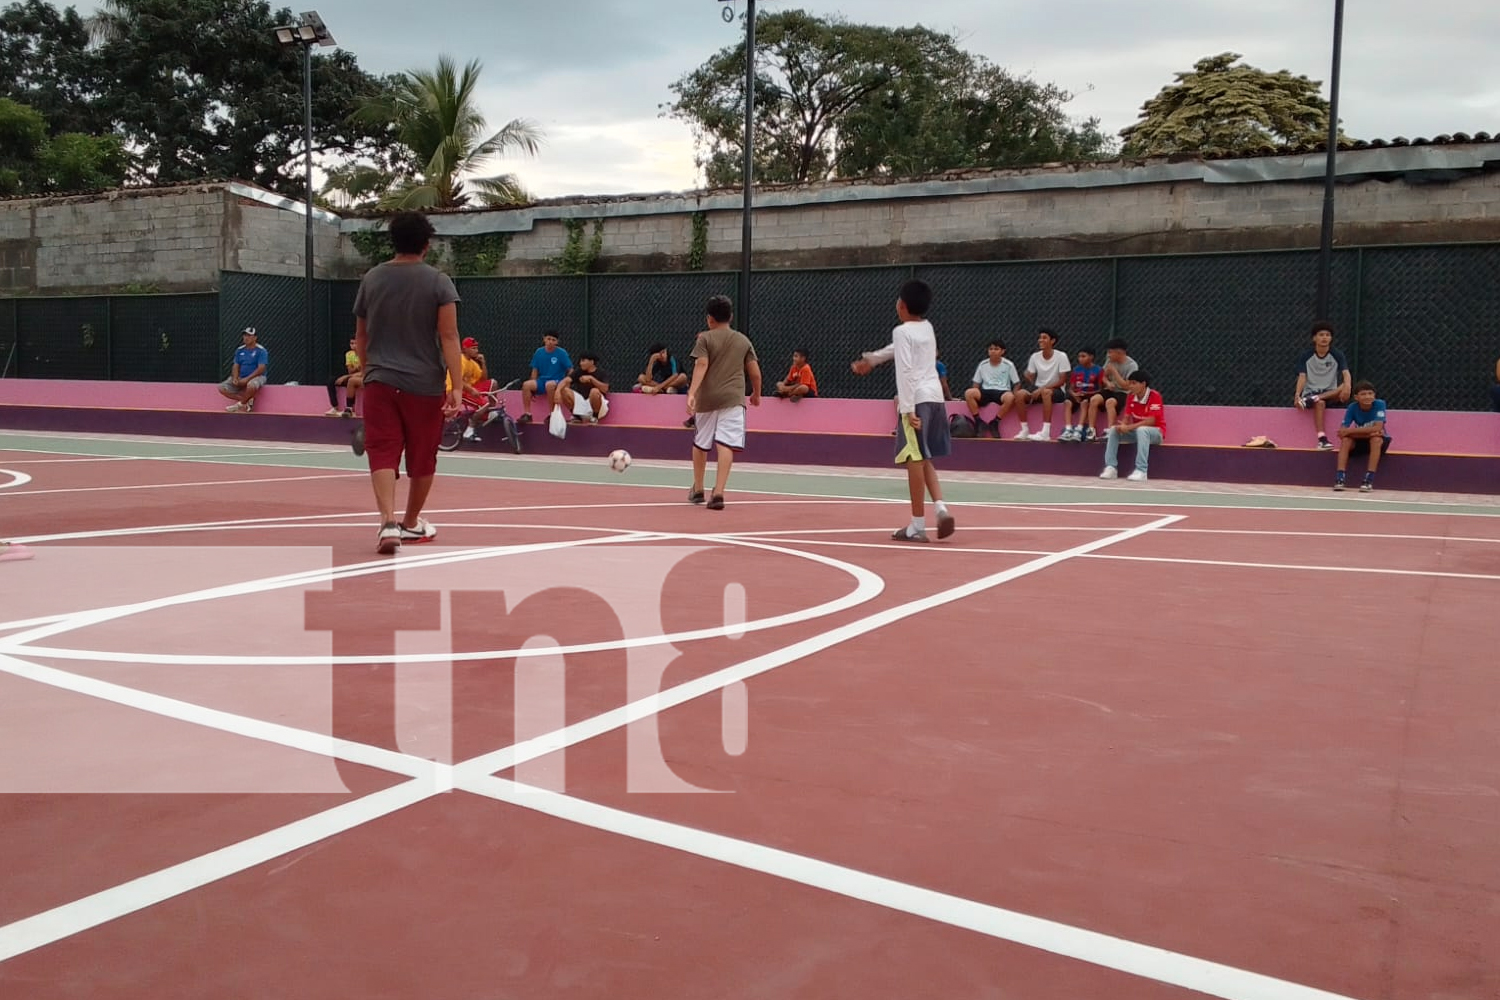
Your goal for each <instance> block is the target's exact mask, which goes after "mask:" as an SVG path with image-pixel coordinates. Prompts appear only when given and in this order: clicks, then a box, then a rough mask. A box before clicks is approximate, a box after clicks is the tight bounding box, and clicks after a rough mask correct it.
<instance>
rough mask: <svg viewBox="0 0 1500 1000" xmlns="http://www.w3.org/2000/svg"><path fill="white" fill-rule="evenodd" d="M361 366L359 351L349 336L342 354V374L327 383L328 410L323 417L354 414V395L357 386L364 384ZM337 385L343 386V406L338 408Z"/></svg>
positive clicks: (350, 415)
mask: <svg viewBox="0 0 1500 1000" xmlns="http://www.w3.org/2000/svg"><path fill="white" fill-rule="evenodd" d="M362 372H363V366H362V365H361V364H360V363H359V352H358V351H356V350H355V349H354V338H353V337H350V338H349V350H348V352H347V353H346V354H345V355H344V374H342V375H340V376H339V377H338V378H336V379H334V380H333V381H332V382H329V383H328V386H327V388H328V412H327V413H324V414H323V416H325V417H352V416H354V397H355V396H356V395H357V394H358V393H359V387H360V386H362V385H364V384H365V380H364V376H363V374H361V373H362ZM339 386H343V387H344V408H343V409H342V410H340V409H339Z"/></svg>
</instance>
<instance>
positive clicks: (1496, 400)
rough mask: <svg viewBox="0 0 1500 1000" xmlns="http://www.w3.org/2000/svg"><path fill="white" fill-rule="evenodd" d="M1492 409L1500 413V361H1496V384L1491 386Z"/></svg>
mask: <svg viewBox="0 0 1500 1000" xmlns="http://www.w3.org/2000/svg"><path fill="white" fill-rule="evenodd" d="M1490 409H1492V410H1494V411H1495V412H1496V413H1500V361H1496V362H1495V384H1494V385H1492V386H1490Z"/></svg>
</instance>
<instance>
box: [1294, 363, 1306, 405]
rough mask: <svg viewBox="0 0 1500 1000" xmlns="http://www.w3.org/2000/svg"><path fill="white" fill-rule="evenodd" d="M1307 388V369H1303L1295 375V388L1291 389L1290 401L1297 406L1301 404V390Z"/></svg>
mask: <svg viewBox="0 0 1500 1000" xmlns="http://www.w3.org/2000/svg"><path fill="white" fill-rule="evenodd" d="M1306 388H1307V371H1306V370H1305V369H1304V370H1303V371H1302V372H1301V373H1300V374H1298V376H1297V388H1295V389H1293V390H1292V402H1293V403H1295V404H1296V405H1297V406H1301V405H1302V390H1303V389H1306Z"/></svg>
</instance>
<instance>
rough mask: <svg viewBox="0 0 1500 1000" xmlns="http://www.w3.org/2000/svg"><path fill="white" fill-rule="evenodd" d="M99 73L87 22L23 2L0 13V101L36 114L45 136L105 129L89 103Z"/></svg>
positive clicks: (38, 0) (69, 12) (70, 12)
mask: <svg viewBox="0 0 1500 1000" xmlns="http://www.w3.org/2000/svg"><path fill="white" fill-rule="evenodd" d="M99 69H100V66H99V64H98V61H97V60H96V59H95V58H94V57H93V55H92V54H91V53H90V52H89V32H88V27H87V24H86V22H85V21H84V19H83V18H81V17H79V16H78V11H76V10H75V9H73V8H72V7H69V8H67V9H66V10H63V11H59V10H58V9H57V8H56V7H54V6H52V5H51V4H50V3H47V2H45V0H25V2H23V3H13V4H10V5H9V6H7V7H5V8H4V9H3V10H0V97H8V98H10V99H12V100H14V101H17V102H19V103H21V104H25V105H27V106H28V107H31V108H34V109H35V110H37V111H39V112H41V114H42V116H43V118H44V119H45V120H46V122H47V129H48V131H49V132H52V133H54V134H55V133H60V132H82V133H88V134H103V133H106V132H109V131H110V130H111V127H112V126H111V122H110V120H109V116H108V115H107V114H103V113H102V112H101V111H100V109H99V108H98V107H97V105H96V104H95V103H94V98H95V97H96V96H97V94H98V92H99V88H100V83H101V79H100V74H99Z"/></svg>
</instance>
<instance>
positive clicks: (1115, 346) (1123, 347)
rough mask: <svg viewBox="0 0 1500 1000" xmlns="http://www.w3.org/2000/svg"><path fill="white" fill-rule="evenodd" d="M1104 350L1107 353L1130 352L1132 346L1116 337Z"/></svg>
mask: <svg viewBox="0 0 1500 1000" xmlns="http://www.w3.org/2000/svg"><path fill="white" fill-rule="evenodd" d="M1104 349H1105V350H1106V351H1128V350H1130V345H1129V344H1127V343H1125V341H1123V340H1121V339H1120V338H1119V337H1115V338H1113V339H1112V340H1110V342H1109V343H1107V344H1105V345H1104Z"/></svg>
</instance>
